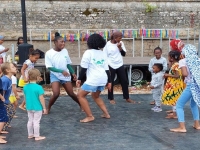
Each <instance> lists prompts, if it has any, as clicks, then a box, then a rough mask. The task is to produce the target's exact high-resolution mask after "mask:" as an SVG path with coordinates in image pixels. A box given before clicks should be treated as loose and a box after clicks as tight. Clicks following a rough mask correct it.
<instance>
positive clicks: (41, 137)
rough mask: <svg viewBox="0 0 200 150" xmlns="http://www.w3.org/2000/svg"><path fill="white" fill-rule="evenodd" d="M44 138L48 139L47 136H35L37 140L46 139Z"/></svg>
mask: <svg viewBox="0 0 200 150" xmlns="http://www.w3.org/2000/svg"><path fill="white" fill-rule="evenodd" d="M44 139H46V137H45V136H39V137H36V138H35V140H36V141H40V140H44Z"/></svg>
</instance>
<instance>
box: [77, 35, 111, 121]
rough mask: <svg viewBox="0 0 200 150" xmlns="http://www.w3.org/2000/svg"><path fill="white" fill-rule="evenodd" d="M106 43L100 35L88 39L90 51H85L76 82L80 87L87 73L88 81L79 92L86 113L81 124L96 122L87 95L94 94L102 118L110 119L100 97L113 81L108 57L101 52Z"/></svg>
mask: <svg viewBox="0 0 200 150" xmlns="http://www.w3.org/2000/svg"><path fill="white" fill-rule="evenodd" d="M105 44H106V42H105V40H104V39H103V37H101V36H100V35H99V34H93V35H91V36H90V37H89V38H88V41H87V45H88V48H89V49H88V50H86V51H85V53H84V54H83V57H82V60H81V67H82V69H81V73H80V76H79V78H78V80H77V81H76V86H77V87H80V84H81V80H82V79H83V77H84V75H85V73H86V77H87V79H86V81H85V82H84V84H83V85H82V86H81V89H80V90H79V92H78V99H79V102H80V104H81V107H82V109H83V110H84V112H85V113H86V118H84V119H83V120H80V122H83V123H85V122H90V121H93V120H94V116H93V115H92V112H91V110H90V106H89V103H88V101H87V99H86V98H85V97H86V95H87V94H89V93H90V92H91V93H92V94H91V95H92V98H93V99H94V101H95V102H96V103H97V105H98V106H99V107H100V109H101V110H102V111H103V114H102V115H101V117H103V118H107V119H109V118H110V115H109V113H108V111H107V108H106V106H105V104H104V102H103V100H102V99H101V98H100V97H99V95H100V94H101V91H103V90H104V86H105V85H106V84H108V89H109V90H110V88H111V80H110V73H109V68H108V64H107V60H106V56H105V55H104V53H103V51H102V50H101V49H102V48H103V47H104V46H105Z"/></svg>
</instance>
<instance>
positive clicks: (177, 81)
mask: <svg viewBox="0 0 200 150" xmlns="http://www.w3.org/2000/svg"><path fill="white" fill-rule="evenodd" d="M180 54H181V53H180V52H179V51H175V50H173V51H170V52H169V55H168V59H169V62H170V63H171V64H172V66H171V69H170V71H169V74H164V78H167V82H166V84H165V86H164V91H163V94H162V103H163V104H165V105H170V106H172V111H173V112H172V114H168V116H167V117H166V118H177V116H176V107H175V105H176V102H177V100H178V98H179V97H180V95H181V93H182V92H183V89H184V82H183V78H182V74H181V70H180V69H179V63H178V61H179V59H180Z"/></svg>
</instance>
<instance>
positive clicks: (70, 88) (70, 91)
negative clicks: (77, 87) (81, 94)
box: [62, 82, 81, 106]
mask: <svg viewBox="0 0 200 150" xmlns="http://www.w3.org/2000/svg"><path fill="white" fill-rule="evenodd" d="M62 86H63V87H64V89H65V91H66V92H67V94H68V95H69V96H70V97H71V98H72V99H73V100H74V101H75V102H76V103H77V104H78V105H79V106H81V105H80V103H79V100H78V98H77V95H76V94H75V93H74V91H73V86H72V83H71V82H66V83H64V84H63V85H62Z"/></svg>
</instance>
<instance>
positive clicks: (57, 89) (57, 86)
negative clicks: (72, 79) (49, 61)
mask: <svg viewBox="0 0 200 150" xmlns="http://www.w3.org/2000/svg"><path fill="white" fill-rule="evenodd" d="M51 87H52V91H53V95H52V96H51V98H50V100H49V105H48V108H47V114H48V113H49V112H50V110H51V106H52V105H53V104H54V103H55V101H56V100H57V98H58V97H59V95H60V82H53V83H51Z"/></svg>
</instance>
